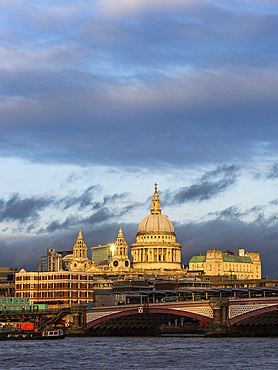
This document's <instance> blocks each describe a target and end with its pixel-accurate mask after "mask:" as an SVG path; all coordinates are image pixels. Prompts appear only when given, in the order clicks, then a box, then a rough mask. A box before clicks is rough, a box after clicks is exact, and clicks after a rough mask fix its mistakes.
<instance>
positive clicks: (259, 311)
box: [229, 305, 278, 325]
mask: <svg viewBox="0 0 278 370" xmlns="http://www.w3.org/2000/svg"><path fill="white" fill-rule="evenodd" d="M270 312H277V314H278V305H273V306H267V307H262V308H258V309H255V310H252V311H248V312H246V313H243V314H241V315H238V316H235V317H233V318H231V319H230V320H229V322H230V325H236V324H240V323H241V322H244V321H247V320H248V319H251V318H254V317H255V316H260V315H263V314H267V313H270Z"/></svg>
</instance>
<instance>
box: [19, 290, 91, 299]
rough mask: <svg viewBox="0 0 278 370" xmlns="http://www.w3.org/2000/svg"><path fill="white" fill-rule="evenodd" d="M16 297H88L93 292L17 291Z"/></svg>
mask: <svg viewBox="0 0 278 370" xmlns="http://www.w3.org/2000/svg"><path fill="white" fill-rule="evenodd" d="M16 296H17V297H26V298H38V296H39V298H62V297H66V298H67V297H72V298H74V297H76V298H89V297H93V292H90V291H85V292H82V291H72V290H71V291H68V290H66V291H61V290H60V291H54V290H52V291H48V292H39V295H38V293H37V292H17V293H16Z"/></svg>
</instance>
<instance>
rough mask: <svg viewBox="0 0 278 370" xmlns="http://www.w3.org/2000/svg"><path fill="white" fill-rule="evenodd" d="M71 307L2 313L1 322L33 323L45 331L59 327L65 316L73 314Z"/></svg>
mask: <svg viewBox="0 0 278 370" xmlns="http://www.w3.org/2000/svg"><path fill="white" fill-rule="evenodd" d="M71 311H72V310H71V309H70V308H69V307H66V308H65V307H63V308H57V309H53V308H52V309H48V310H41V311H25V310H23V311H21V312H16V311H4V312H3V311H2V312H0V321H1V322H33V323H35V324H37V326H39V327H40V329H41V330H42V329H45V328H47V327H49V326H52V325H57V324H58V322H59V321H61V320H62V319H63V318H64V317H65V316H67V315H69V314H70V313H71Z"/></svg>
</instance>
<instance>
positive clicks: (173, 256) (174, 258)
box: [131, 247, 181, 263]
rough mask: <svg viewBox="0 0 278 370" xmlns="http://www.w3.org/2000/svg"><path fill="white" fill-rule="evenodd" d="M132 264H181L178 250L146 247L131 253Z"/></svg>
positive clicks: (135, 249)
mask: <svg viewBox="0 0 278 370" xmlns="http://www.w3.org/2000/svg"><path fill="white" fill-rule="evenodd" d="M131 254H132V257H133V262H179V263H180V262H181V250H180V248H173V247H168V248H167V247H147V248H144V247H142V248H140V247H138V248H134V249H133V250H132V251H131Z"/></svg>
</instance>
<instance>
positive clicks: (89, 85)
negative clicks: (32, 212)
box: [0, 1, 278, 167]
mask: <svg viewBox="0 0 278 370" xmlns="http://www.w3.org/2000/svg"><path fill="white" fill-rule="evenodd" d="M259 4H260V2H259V1H256V2H255V6H254V7H253V6H252V7H251V6H250V7H248V6H241V5H240V4H239V3H237V4H236V5H233V6H227V5H225V6H224V5H223V4H221V3H219V2H214V1H212V2H197V3H196V4H192V3H190V4H183V5H182V4H181V3H179V4H178V3H175V4H171V6H169V4H168V5H167V4H164V5H163V6H161V7H160V8H159V10H158V9H157V6H156V7H154V6H153V5H152V4H145V3H144V4H142V5H140V7H139V8H137V9H136V11H135V10H134V9H131V8H132V7H131V8H128V9H127V8H126V6H125V5H124V4H123V3H120V4H118V5H117V6H115V5H113V6H112V5H111V4H110V5H108V4H106V5H102V4H98V5H95V6H93V5H92V7H93V8H94V11H92V12H89V13H88V11H87V9H85V8H84V6H83V5H82V4H81V3H79V4H76V6H75V7H74V9H75V10H74V11H72V8H71V5H63V6H62V8H61V9H60V10H59V11H57V9H56V8H55V6H50V5H48V6H46V7H44V8H43V9H42V8H41V7H40V6H38V7H36V9H30V8H29V7H26V6H22V9H21V7H20V10H19V9H17V8H15V7H14V6H13V5H12V4H11V5H10V6H9V5H5V7H4V8H3V9H2V11H3V16H2V18H3V22H4V24H5V27H6V28H0V35H1V32H2V34H3V32H4V36H5V37H3V40H5V46H4V47H3V49H2V54H1V61H2V63H1V69H0V79H1V82H2V83H1V89H0V95H1V97H2V99H1V104H0V115H1V129H2V133H1V141H2V143H3V145H1V149H0V151H1V154H2V155H5V156H7V155H8V156H16V157H24V158H26V159H29V160H32V161H37V162H52V163H75V164H82V165H84V164H103V165H117V166H126V165H128V166H134V165H135V166H142V165H144V166H146V167H152V166H157V165H164V164H166V165H168V166H173V165H175V166H177V165H191V164H195V163H198V164H200V163H227V162H231V157H232V162H233V163H236V162H246V161H248V160H252V159H253V158H254V155H256V154H257V153H258V152H259V153H260V149H261V148H260V145H264V144H265V143H268V145H267V147H265V148H264V149H265V150H266V151H267V153H268V154H272V153H273V152H276V151H277V137H278V128H277V125H276V122H277V118H278V113H277V109H276V106H277V96H278V91H277V86H278V84H277V78H276V77H275V76H277V71H276V69H277V67H276V65H277V63H276V61H277V51H276V50H277V48H276V38H275V35H276V33H277V31H278V21H277V17H275V12H277V4H275V3H272V4H271V6H270V5H269V6H270V9H271V10H272V11H266V10H265V8H263V7H261V6H260V5H259ZM103 9H105V11H104V10H103ZM254 9H256V10H254ZM22 14H25V16H24V17H23V16H22ZM50 14H51V17H50ZM52 14H53V15H52ZM96 14H98V16H96ZM112 14H113V15H112ZM127 14H128V15H129V16H128V19H127V18H126V17H127ZM53 17H54V18H53ZM29 19H33V20H34V21H33V22H29V21H27V20H29ZM4 20H5V21H4ZM35 20H38V21H35ZM57 27H58V29H57ZM7 30H9V31H10V33H9V32H8V31H7ZM15 30H16V31H15ZM7 32H8V33H9V35H10V36H11V35H13V37H7ZM57 35H59V37H57ZM33 45H35V47H33ZM107 107H109V109H107Z"/></svg>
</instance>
